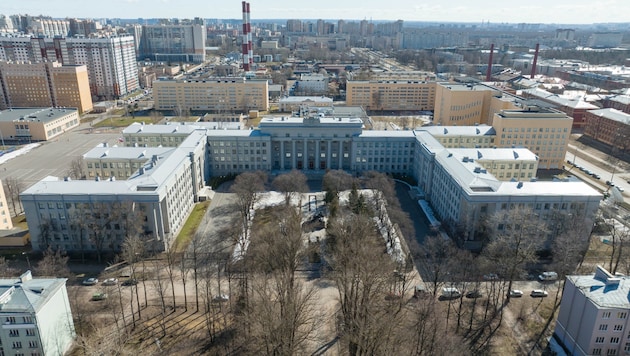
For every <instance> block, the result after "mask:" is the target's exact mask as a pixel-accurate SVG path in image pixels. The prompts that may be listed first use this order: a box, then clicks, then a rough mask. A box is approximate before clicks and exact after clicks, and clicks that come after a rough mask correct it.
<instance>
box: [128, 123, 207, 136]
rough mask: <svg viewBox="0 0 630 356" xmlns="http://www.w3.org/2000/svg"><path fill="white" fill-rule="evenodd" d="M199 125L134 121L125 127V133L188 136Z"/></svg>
mask: <svg viewBox="0 0 630 356" xmlns="http://www.w3.org/2000/svg"><path fill="white" fill-rule="evenodd" d="M198 129H199V126H198V125H196V124H181V125H145V124H141V123H138V122H134V123H132V124H131V125H129V126H127V127H125V129H124V130H123V132H122V133H123V135H132V134H172V135H182V136H188V135H189V134H190V133H191V132H193V131H195V130H198Z"/></svg>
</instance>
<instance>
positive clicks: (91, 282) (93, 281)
mask: <svg viewBox="0 0 630 356" xmlns="http://www.w3.org/2000/svg"><path fill="white" fill-rule="evenodd" d="M96 283H98V278H87V279H84V280H83V282H82V284H83V285H84V286H93V285H95V284H96Z"/></svg>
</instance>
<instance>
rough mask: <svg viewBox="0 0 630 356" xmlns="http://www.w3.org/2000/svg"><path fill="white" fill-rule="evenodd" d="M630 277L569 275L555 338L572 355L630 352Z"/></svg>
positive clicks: (600, 272) (602, 271)
mask: <svg viewBox="0 0 630 356" xmlns="http://www.w3.org/2000/svg"><path fill="white" fill-rule="evenodd" d="M629 296H630V277H627V276H616V275H612V274H611V273H609V272H608V271H606V270H605V269H604V268H602V267H601V266H597V269H596V271H595V274H594V275H586V276H567V279H566V282H565V284H564V291H563V292H562V301H561V304H560V312H559V314H558V320H557V321H556V328H555V331H554V337H555V338H556V339H557V340H558V341H559V342H560V343H561V344H562V345H563V346H564V347H565V349H567V350H568V351H569V354H571V355H627V354H629V353H630V322H629V321H628V320H630V318H629V314H630V301H629V300H628V298H629Z"/></svg>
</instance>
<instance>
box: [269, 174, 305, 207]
mask: <svg viewBox="0 0 630 356" xmlns="http://www.w3.org/2000/svg"><path fill="white" fill-rule="evenodd" d="M271 186H272V187H273V188H274V189H275V190H277V191H279V192H283V193H284V201H285V204H286V205H289V203H290V202H291V198H292V197H294V196H296V195H299V194H300V193H306V192H308V184H307V178H306V175H305V174H304V173H302V171H298V170H292V171H291V172H289V173H285V174H281V175H279V176H277V177H276V178H274V180H273V181H272V182H271Z"/></svg>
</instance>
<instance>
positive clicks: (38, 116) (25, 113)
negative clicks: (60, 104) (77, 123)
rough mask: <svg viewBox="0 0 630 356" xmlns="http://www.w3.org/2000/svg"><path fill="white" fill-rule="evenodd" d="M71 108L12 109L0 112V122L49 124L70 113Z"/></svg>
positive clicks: (74, 110)
mask: <svg viewBox="0 0 630 356" xmlns="http://www.w3.org/2000/svg"><path fill="white" fill-rule="evenodd" d="M76 111H77V110H76V109H73V108H13V109H8V110H2V111H0V121H3V122H11V121H18V120H23V121H40V122H50V121H53V120H57V119H60V118H62V117H64V116H66V115H68V114H71V113H72V112H76Z"/></svg>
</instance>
